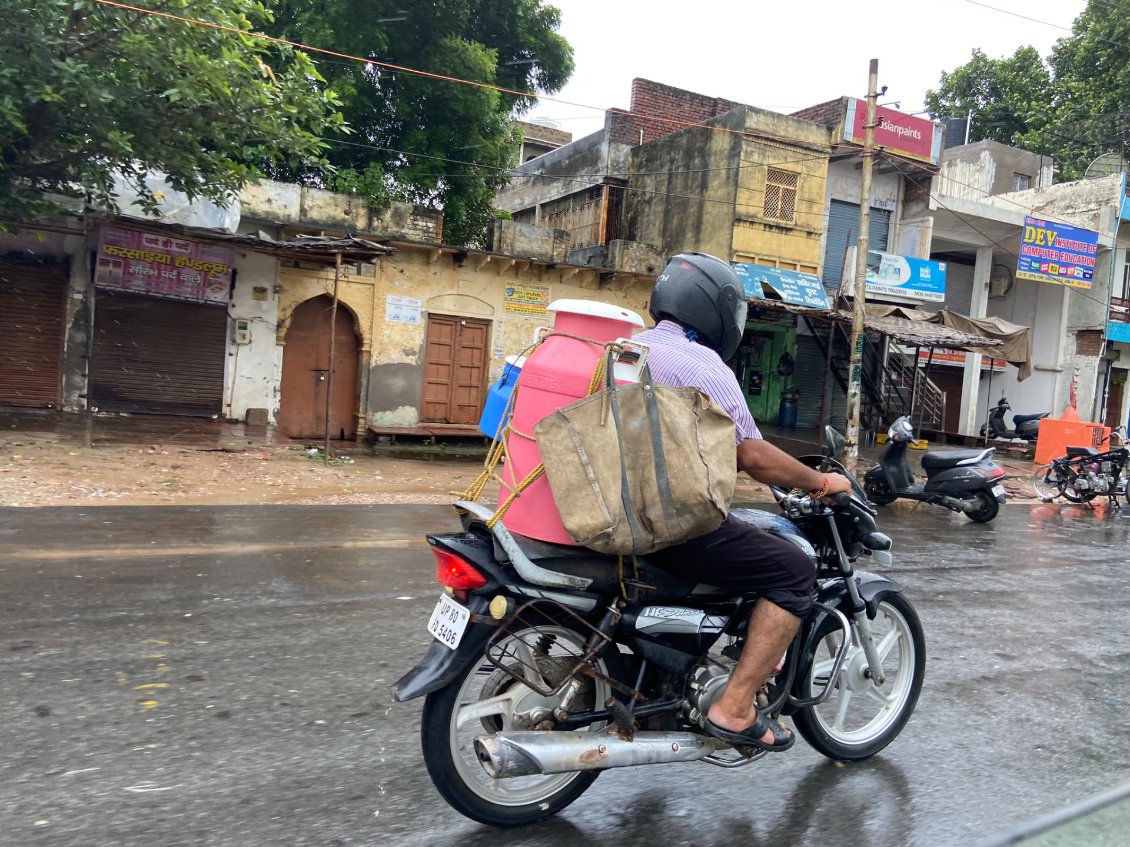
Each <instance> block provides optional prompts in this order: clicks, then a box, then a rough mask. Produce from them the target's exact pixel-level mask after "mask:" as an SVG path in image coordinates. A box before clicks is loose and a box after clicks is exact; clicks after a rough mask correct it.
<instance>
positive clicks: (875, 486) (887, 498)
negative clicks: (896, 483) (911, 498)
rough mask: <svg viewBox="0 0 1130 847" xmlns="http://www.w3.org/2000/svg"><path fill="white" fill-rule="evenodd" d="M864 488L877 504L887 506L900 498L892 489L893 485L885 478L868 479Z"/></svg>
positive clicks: (871, 499) (870, 498)
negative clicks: (888, 483)
mask: <svg viewBox="0 0 1130 847" xmlns="http://www.w3.org/2000/svg"><path fill="white" fill-rule="evenodd" d="M863 490H864V491H865V492H866V494H867V499H868V500H870V501H871V502H872V503H874V504H875V505H876V506H886V505H888V504H889V503H893V502H895V500H897V499H898V495H897V494H895V493H894V492H893V491H891V487H890V486H889V485H887V481H886V480H885V479H869V480H866V481H865V482H864V485H863Z"/></svg>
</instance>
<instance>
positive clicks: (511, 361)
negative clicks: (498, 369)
mask: <svg viewBox="0 0 1130 847" xmlns="http://www.w3.org/2000/svg"><path fill="white" fill-rule="evenodd" d="M506 364H508V365H510V366H511V367H514V368H517V369H518V370H522V365H524V364H526V357H525V356H507V357H506Z"/></svg>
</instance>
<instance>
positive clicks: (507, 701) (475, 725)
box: [420, 625, 622, 827]
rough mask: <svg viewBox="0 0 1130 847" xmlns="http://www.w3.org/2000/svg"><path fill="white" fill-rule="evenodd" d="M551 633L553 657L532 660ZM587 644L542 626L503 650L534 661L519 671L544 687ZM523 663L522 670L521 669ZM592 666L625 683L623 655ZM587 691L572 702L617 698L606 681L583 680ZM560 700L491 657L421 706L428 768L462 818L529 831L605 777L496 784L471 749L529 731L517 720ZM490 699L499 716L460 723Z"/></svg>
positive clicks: (592, 774) (559, 628)
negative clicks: (487, 738) (486, 738)
mask: <svg viewBox="0 0 1130 847" xmlns="http://www.w3.org/2000/svg"><path fill="white" fill-rule="evenodd" d="M546 634H549V635H552V636H553V637H554V646H553V647H551V648H550V652H549V654H548V655H546V654H540V655H538V656H535V655H534V650H533V645H535V644H536V643H537V642H538V639H540V638H542V637H543V636H545V635H546ZM586 638H587V636H586V635H583V634H581V633H580V632H577V631H575V630H574V629H573V628H571V627H569V626H565V625H552V626H538V627H537V628H524V629H523V628H518V629H515V630H514V631H513V632H512V633H511V634H510V636H509V637H508V638H507V640H506V642H505V645H507V646H506V649H508V650H510V649H513V650H514V653H515V655H516V656H518V655H521V656H522V657H523V659H527V660H532V661H533V663H534V666H535V667H536V670H534V671H529V670H525V668H528V667H529V666H530V665H529V663H528V662H524V661H521V660H518V659H516V661H515V665H514V667H515V669H516V670H518V672H519V673H523V674H526V673H535V674H539V675H540V679H539V680H534V679H533V678H532V677H530V676H526V677H525V678H526V679H527V680H531V681H532V682H535V683H536V684H542V683H544V682H545V681H546V680H549V679H550V677H549V676H547V674H553V673H554V672H555V668H556V669H558V671H557V672H562V673H564V671H560V670H559V669H560V668H562V667H565V666H567V665H568V664H569V663H570V662H572V661H573V660H572V658H571V657H572V656H575V655H577V654H578V653H580V652H583V651H584V645H585V641H586ZM563 642H564V643H563ZM522 645H524V646H522ZM496 649H497V648H496ZM554 662H558V663H559V664H557V665H555V664H554ZM519 664H521V665H522V667H518V665H519ZM595 665H596V668H595V670H596V671H597V673H598V674H600V675H604V676H606V677H612V678H614V679H618V680H619V679H622V671H621V666H620V661H619V654H618V653H617V651H616V650H615V649H610V650H608V651H607V652H606V653H605V654H604V655H603V656H601V657H600V658H599V659H597V660H596V662H595ZM585 686H586V687H584V688H582V692H581V694H579V695H578V698H577V700H575V701H574V703H575V704H577V703H585V704H587V705H589V706H590V707H591V706H592V704H594V703H595V704H596V707H597V708H599V707H600V706H602V705H603V703H604V701H605V699H606V698H607V697H609V696H610V695H611V693H612V689H611V686H610V685H609V684H608V682H607V680H604V681H602V680H601V679H599V678H598V679H593V678H592V677H590V676H586V677H585ZM543 687H545V688H549V687H550V686H548V685H543ZM561 696H562V693H561V692H558V693H557V694H555V695H553V696H552V697H543V696H542V695H540V694H538V693H537V692H536V691H534V690H533V689H532V688H530V687H528V686H527V685H525V684H523V683H522V682H519V681H518V680H517V679H515V678H514V677H512V676H511V675H510V674H508V673H507V672H506V671H504V670H501V669H499V668H497V667H496V666H495V665H493V664H491V663H490V662H489V661H487V660H486V658H482V659H480V660H479V661H476V662H473V663H472V664H471V665H470V666H469V667H468V668H467V669H466V670H465V671H464V672H463V673H461V674H460V675H459V676H458V677H457V678H456V679H455V680H453V681H452V682H451V683H450V684H449V685H448V686H447V687H445V688H443V689H441V690H439V691H436V692H434V693H432V694H429V695H428V697H427V699H426V700H425V701H424V712H423V717H422V718H421V722H420V735H421V741H422V746H423V753H424V764H425V766H426V767H427V770H428V774H429V775H430V776H431V778H432V783H433V784H434V785H435V787H436V790H437V791H439V793H440V794H441V795H442V796H443V798H444V799H445V800H446V801H447V802H448V803H449V804H450V805H451V806H452V808H454V809H455V810H457V811H458V812H460V813H461V814H463V815H465V816H467V817H468V818H471V819H472V820H475V821H478V822H479V823H484V824H488V825H490V826H496V827H515V826H524V825H526V824H530V823H534V822H535V821H539V820H542V819H544V818H548V817H551V816H552V815H555V814H557V813H558V812H560V811H561V810H562V809H564V808H565V807H566V806H568V805H569V804H570V803H572V802H573V801H574V800H576V799H577V798H578V797H580V796H581V794H583V793H584V792H585V790H586V789H587V788H588V787H589V786H590V785H592V783H593V781H594V780H595V779H596V778H597V777H598V776H599V775H600V771H595V770H592V771H574V772H571V773H561V774H546V775H538V776H520V777H509V778H506V779H494V778H492V777H491V776H489V775H488V774H487V772H486V771H485V770H484V769H483V766H482V765H481V764H480V762H479V759H478V756H477V754H476V752H475V748H474V739H475V736H477V735H492V734H494V733H497V732H500V731H502V730H505V729H523V728H527V727H523V726H522V725H521V724H520V723H518V722H517V721H516V720H515V718H516V717H517V716H518V715H520V714H522V713H529V712H530V711H531V710H534V709H538V710H541V711H543V712H548V711H549V710H552V709H553V708H554V707H555V706H557V705H558V703H559V701H560V698H561ZM485 701H492V702H494V703H495V704H496V705H497V706H498V708H497V711H486V712H483V711H478V712H476V713H475V714H474V715H472V716H471V717H468V718H465V719H464V720H462V721H461V720H460V712H461V711H463V710H465V709H481V708H482V707H481V704H482V703H483V702H485ZM574 708H576V705H574ZM549 720H552V717H549ZM604 725H605V724H599V725H597V724H594V725H593V726H592V727H590V729H591V730H593V731H595V730H597V729H599V728H600V727H601V726H604ZM578 731H579V732H584V731H586V730H578Z"/></svg>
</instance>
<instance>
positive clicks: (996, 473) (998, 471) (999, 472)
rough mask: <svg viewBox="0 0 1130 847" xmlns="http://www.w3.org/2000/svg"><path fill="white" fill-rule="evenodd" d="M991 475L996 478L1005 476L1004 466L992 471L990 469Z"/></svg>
mask: <svg viewBox="0 0 1130 847" xmlns="http://www.w3.org/2000/svg"><path fill="white" fill-rule="evenodd" d="M989 476H991V477H992V478H993V479H996V478H997V477H999V476H1004V468H1002V467H996V468H993V469H992V470H991V471H989Z"/></svg>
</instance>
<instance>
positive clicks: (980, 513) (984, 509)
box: [965, 491, 1001, 523]
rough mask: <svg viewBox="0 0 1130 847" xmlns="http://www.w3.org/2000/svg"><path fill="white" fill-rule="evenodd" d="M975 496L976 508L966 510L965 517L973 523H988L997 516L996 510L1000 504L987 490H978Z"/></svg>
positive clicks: (999, 507) (998, 509)
mask: <svg viewBox="0 0 1130 847" xmlns="http://www.w3.org/2000/svg"><path fill="white" fill-rule="evenodd" d="M976 498H977V506H976V508H974V509H973V511H972V512H966V513H965V517H967V518H969V520H971V521H973V522H974V523H988V522H989V521H991V520H992V519H993V518H995V517H996V516H997V512H999V511H1000V510H1001V504H1000V503H998V502H997V498H996V497H994V496H993V495H992V494H990V493H989V492H988V491H978V492H977V494H976Z"/></svg>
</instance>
